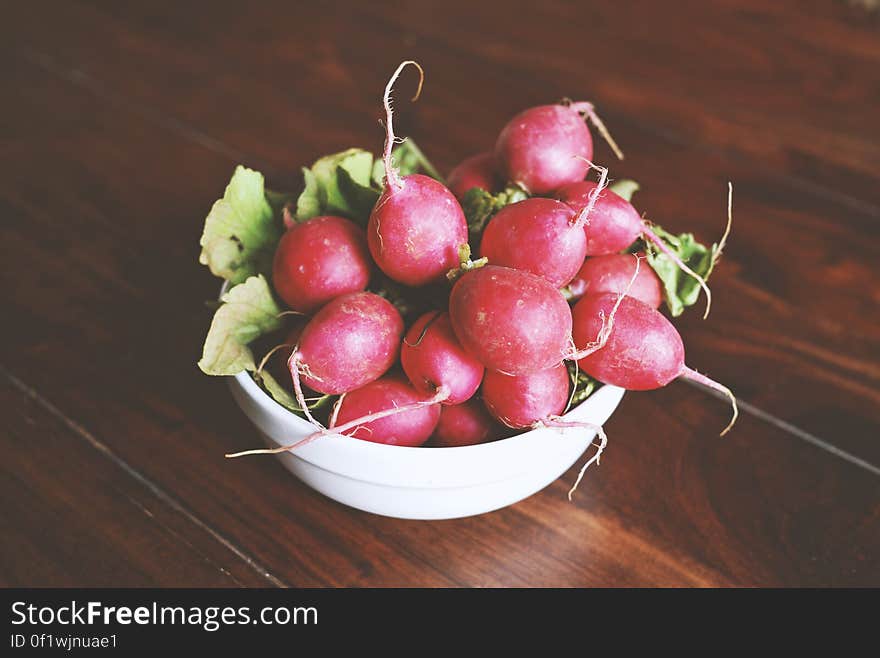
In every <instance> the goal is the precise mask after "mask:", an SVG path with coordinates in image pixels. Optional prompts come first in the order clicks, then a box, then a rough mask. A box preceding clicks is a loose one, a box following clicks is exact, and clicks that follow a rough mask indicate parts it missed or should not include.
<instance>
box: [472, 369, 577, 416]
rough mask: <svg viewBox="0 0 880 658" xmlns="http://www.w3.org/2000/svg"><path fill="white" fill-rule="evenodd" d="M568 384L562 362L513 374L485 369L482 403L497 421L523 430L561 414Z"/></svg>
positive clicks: (568, 379)
mask: <svg viewBox="0 0 880 658" xmlns="http://www.w3.org/2000/svg"><path fill="white" fill-rule="evenodd" d="M570 387H571V379H570V377H569V375H568V368H566V367H565V364H563V363H558V364H557V365H555V366H553V367H551V368H545V369H543V370H535V371H532V372H528V373H525V374H522V375H516V376H514V375H506V374H504V373H501V372H497V371H494V370H488V371H486V375H485V376H484V377H483V387H482V394H483V402H485V404H486V408H487V409H488V410H489V413H490V414H492V416H494V417H495V418H496V419H497V420H498V421H499V422H501V423H503V424H504V425H507V427H512V428H514V429H526V428H529V427H533V426H534V425H535V423H539V422H541V421H544V420H548V419H551V418H554V417H556V416H558V415H559V414H561V413H562V412H563V410H564V409H565V406H566V405H567V404H568V392H569V389H570Z"/></svg>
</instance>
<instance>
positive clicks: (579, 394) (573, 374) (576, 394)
mask: <svg viewBox="0 0 880 658" xmlns="http://www.w3.org/2000/svg"><path fill="white" fill-rule="evenodd" d="M565 365H566V367H567V368H568V376H569V377H570V378H571V383H572V385H573V386H574V391H573V392H572V394H571V402H570V403H569V407H574V406H577V405H579V404H580V403H581V402H583V401H584V400H586V399H587V398H588V397H590V396H591V395H592V394H593V393H594V392H595V391H596V389H598V388H599V387H600V386H602V382H600V381H599V380H598V379H593V378H592V377H590V376H589V375H588V374H587V373H585V372H584V371H583V370H581V369H580V368H578V367H577V364H576V363H575V362H573V361H567V362H566V363H565Z"/></svg>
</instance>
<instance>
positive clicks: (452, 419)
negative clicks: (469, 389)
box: [431, 398, 505, 448]
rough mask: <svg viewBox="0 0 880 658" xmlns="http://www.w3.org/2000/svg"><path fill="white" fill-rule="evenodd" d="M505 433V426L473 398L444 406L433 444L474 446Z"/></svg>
mask: <svg viewBox="0 0 880 658" xmlns="http://www.w3.org/2000/svg"><path fill="white" fill-rule="evenodd" d="M504 433H505V432H504V428H503V427H501V426H500V425H499V424H498V423H497V422H496V421H495V419H494V418H492V416H490V415H489V412H488V411H487V410H486V406H485V405H484V404H483V403H482V402H481V401H480V400H478V399H476V398H471V399H470V400H468V401H467V402H465V403H464V404H454V405H449V406H444V407H443V408H442V409H441V410H440V422H438V423H437V427H436V429H435V430H434V435H433V436H432V437H431V445H433V446H437V447H441V448H455V447H460V446H472V445H477V444H479V443H488V442H490V441H495V440H496V439H500V438H501V437H502V436H503V435H504Z"/></svg>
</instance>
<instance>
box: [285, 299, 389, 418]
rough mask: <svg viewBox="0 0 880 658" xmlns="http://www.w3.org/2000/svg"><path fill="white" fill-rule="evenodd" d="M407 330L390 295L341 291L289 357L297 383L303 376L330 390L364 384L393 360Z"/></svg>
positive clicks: (335, 391)
mask: <svg viewBox="0 0 880 658" xmlns="http://www.w3.org/2000/svg"><path fill="white" fill-rule="evenodd" d="M402 334H403V319H402V318H401V317H400V313H398V311H397V309H396V308H394V306H393V305H392V304H391V302H389V301H388V300H386V299H384V298H382V297H380V296H379V295H375V294H373V293H370V292H357V293H349V294H348V295H343V296H342V297H337V298H336V299H334V300H333V301H331V302H330V303H329V304H327V305H326V306H324V308H322V309H321V310H320V311H318V313H317V314H316V315H315V317H313V318H312V319H311V321H309V323H308V324H307V325H306V327H305V329H303V332H302V335H301V336H300V340H299V345H298V347H297V349H296V351H294V353H293V354H292V355H291V357H290V361H289V363H288V365H289V367H290V371H291V375H292V376H293V381H294V387H296V386H297V385H298V382H299V380H300V377H301V378H302V383H304V384H305V385H306V386H308V387H309V388H311V389H313V390H315V391H318V392H319V393H324V394H325V395H338V394H340V393H346V392H348V391H352V390H354V389H356V388H360V387H362V386H364V385H365V384H368V383H369V382H371V381H373V380H375V379H378V378H379V377H380V376H382V375H383V374H384V373H385V372H386V371H387V370H388V369H389V368H390V367H391V366H392V365H393V364H394V362H395V361H396V360H397V355H398V353H399V349H400V339H401V336H402ZM298 401H299V402H300V404H302V401H301V400H298Z"/></svg>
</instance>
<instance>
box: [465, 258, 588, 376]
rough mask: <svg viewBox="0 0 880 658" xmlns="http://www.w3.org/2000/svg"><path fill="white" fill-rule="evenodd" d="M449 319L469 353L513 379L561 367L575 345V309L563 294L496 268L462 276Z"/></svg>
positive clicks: (526, 276) (523, 274)
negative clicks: (572, 317)
mask: <svg viewBox="0 0 880 658" xmlns="http://www.w3.org/2000/svg"><path fill="white" fill-rule="evenodd" d="M449 317H450V320H451V322H452V329H453V331H454V332H455V335H456V337H457V338H458V340H459V342H460V343H461V345H462V346H463V347H464V348H465V350H467V351H468V352H469V353H470V354H472V355H473V356H474V357H476V358H477V360H479V361H480V363H482V364H483V365H484V366H486V368H487V369H492V370H500V371H502V372H505V373H508V374H512V375H516V374H523V373H527V372H530V371H534V370H541V369H544V368H549V367H551V366H555V365H558V364H559V363H560V362H561V361H562V358H563V355H564V354H565V353H566V351H567V349H568V345H569V343H570V341H571V309H570V308H569V306H568V303H567V302H566V301H565V298H564V297H563V296H562V294H561V293H560V292H559V290H558V289H556V288H554V287H553V286H552V285H550V284H549V283H547V281H545V280H544V279H542V278H540V277H537V276H535V275H534V274H530V273H528V272H523V271H520V270H514V269H510V268H507V267H499V266H497V265H486V266H484V267H481V268H479V269H475V270H472V271H470V272H466V273H465V274H464V275H462V276H461V278H460V279H459V280H458V281H457V282H456V284H455V286H454V287H453V288H452V293H451V294H450V296H449Z"/></svg>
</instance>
